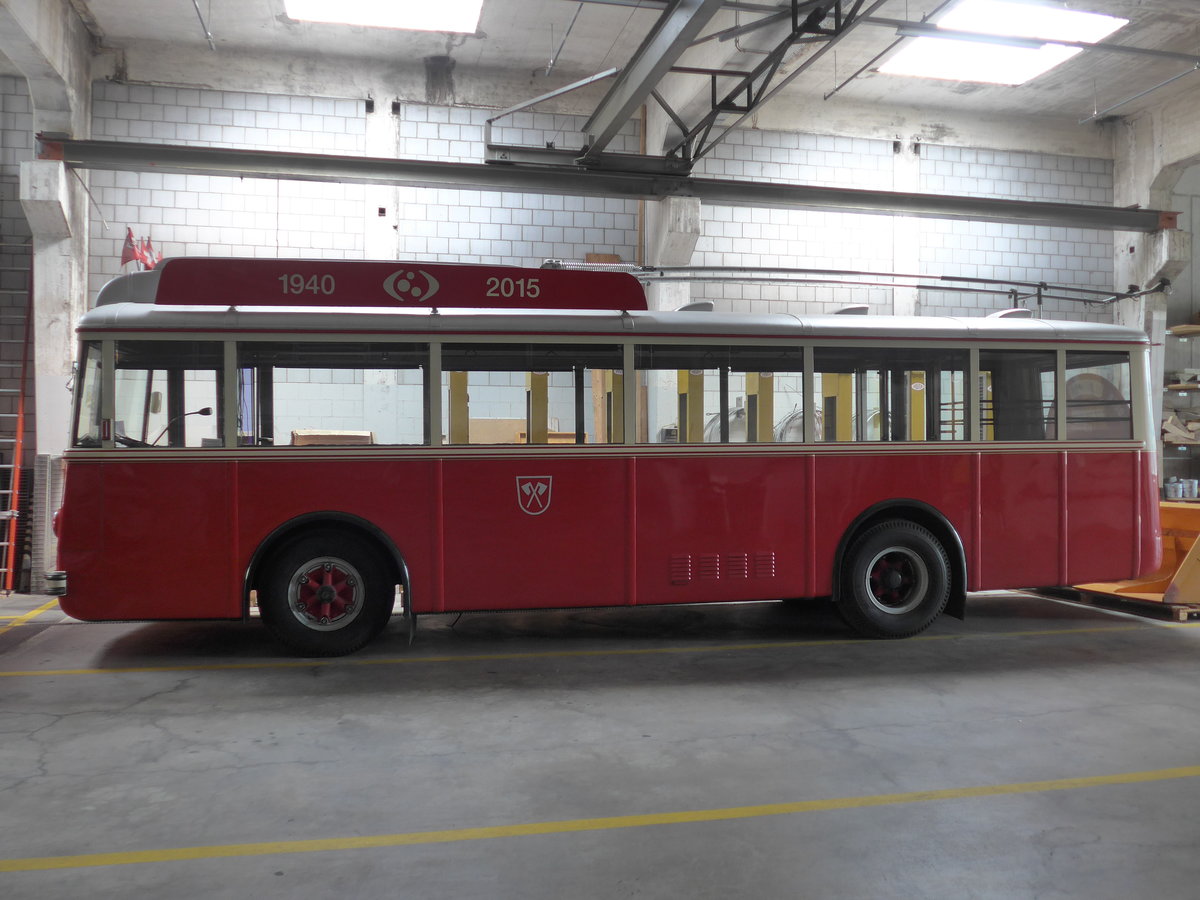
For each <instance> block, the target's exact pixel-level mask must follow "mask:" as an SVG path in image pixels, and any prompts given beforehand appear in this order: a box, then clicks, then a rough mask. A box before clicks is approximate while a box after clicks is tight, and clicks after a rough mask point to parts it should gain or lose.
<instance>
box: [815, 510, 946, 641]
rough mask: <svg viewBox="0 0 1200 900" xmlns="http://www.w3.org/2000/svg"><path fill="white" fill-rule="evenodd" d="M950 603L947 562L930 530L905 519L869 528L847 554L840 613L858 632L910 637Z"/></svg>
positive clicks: (891, 636) (943, 550)
mask: <svg viewBox="0 0 1200 900" xmlns="http://www.w3.org/2000/svg"><path fill="white" fill-rule="evenodd" d="M949 599H950V559H949V557H948V556H947V555H946V550H945V548H944V547H942V544H941V542H940V541H938V539H937V538H936V537H935V536H934V535H933V533H932V532H931V531H929V530H928V529H927V528H924V527H923V526H921V525H918V524H916V523H915V522H910V521H908V520H907V519H890V520H888V521H885V522H880V523H878V524H877V525H874V526H872V527H871V528H868V529H867V530H866V531H864V532H863V533H862V534H861V535H859V536H858V537H857V538H855V540H854V541H853V543H851V545H850V548H849V550H848V551H847V552H846V556H845V563H844V566H843V568H842V578H841V591H840V596H839V598H838V611H839V612H840V613H841V614H842V618H843V619H845V620H846V623H847V624H848V625H849V626H850V627H851V628H853V629H854V630H855V631H857V632H858V633H859V634H862V635H865V636H867V637H875V638H899V637H910V636H911V635H914V634H918V633H919V632H922V631H924V630H925V629H926V628H928V627H929V626H930V625H932V624H933V621H934V619H936V618H937V617H938V616H939V615H941V613H942V610H944V609H945V608H946V603H947V601H948V600H949Z"/></svg>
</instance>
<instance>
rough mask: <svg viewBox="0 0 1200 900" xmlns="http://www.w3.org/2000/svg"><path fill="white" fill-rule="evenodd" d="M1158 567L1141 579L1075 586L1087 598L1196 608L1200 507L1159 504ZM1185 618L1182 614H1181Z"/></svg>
mask: <svg viewBox="0 0 1200 900" xmlns="http://www.w3.org/2000/svg"><path fill="white" fill-rule="evenodd" d="M1159 509H1160V511H1161V516H1162V542H1163V557H1162V565H1160V566H1159V567H1158V569H1157V570H1155V571H1154V572H1152V573H1151V574H1149V575H1147V576H1146V577H1144V578H1139V579H1136V580H1134V581H1113V582H1101V583H1097V584H1077V585H1075V587H1076V588H1078V589H1079V590H1081V591H1085V592H1087V593H1089V594H1101V595H1111V596H1113V597H1119V598H1122V599H1126V600H1138V601H1143V602H1150V603H1162V604H1165V605H1172V606H1184V605H1195V606H1200V540H1197V538H1198V537H1200V504H1197V503H1177V502H1173V501H1166V500H1165V501H1163V502H1161V503H1160V504H1159ZM1184 617H1186V613H1184Z"/></svg>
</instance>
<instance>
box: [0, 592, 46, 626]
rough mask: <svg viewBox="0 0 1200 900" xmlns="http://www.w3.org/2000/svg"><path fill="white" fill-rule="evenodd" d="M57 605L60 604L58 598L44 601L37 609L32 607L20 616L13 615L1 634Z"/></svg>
mask: <svg viewBox="0 0 1200 900" xmlns="http://www.w3.org/2000/svg"><path fill="white" fill-rule="evenodd" d="M56 606H58V598H55V599H53V600H49V601H47V602H46V603H43V604H42V605H41V606H39V607H38V608H37V609H31V610H30V611H29V612H27V613H24V614H22V615H19V616H14V617H12V621H11V622H9V623H8V624H7V625H5V626H4V627H2V628H0V634H4V633H5V632H6V631H8V630H9V629H12V628H16V627H17V626H18V625H24V624H25V623H26V622H31V621H33V620H34V619H36V618H37V617H38V616H40V615H41V614H42V613H44V612H46V611H47V610H51V609H53V608H54V607H56ZM3 618H6V619H7V618H9V617H8V616H4V617H3Z"/></svg>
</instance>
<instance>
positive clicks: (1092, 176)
mask: <svg viewBox="0 0 1200 900" xmlns="http://www.w3.org/2000/svg"><path fill="white" fill-rule="evenodd" d="M920 169H921V191H923V192H925V193H936V194H961V195H970V196H985V197H999V198H1003V199H1008V200H1044V201H1056V202H1063V203H1094V204H1102V205H1111V204H1112V198H1113V173H1112V161H1111V160H1104V159H1087V158H1082V157H1069V156H1052V155H1049V154H1041V153H1014V152H1004V151H996V150H975V149H969V148H959V147H938V146H928V145H927V146H923V147H922V148H921V163H920ZM920 227H921V236H920V246H921V273H922V274H924V275H957V276H965V277H973V278H1000V279H1012V280H1016V281H1026V282H1033V283H1037V282H1042V281H1045V282H1049V283H1052V284H1061V285H1076V286H1080V287H1088V288H1097V289H1100V290H1108V289H1109V288H1112V287H1113V283H1112V279H1113V264H1112V252H1113V237H1112V233H1111V232H1108V231H1100V230H1096V229H1086V228H1059V227H1049V226H1042V225H1005V224H996V223H987V224H985V223H976V222H956V221H954V222H952V221H948V220H935V219H923V220H921V226H920ZM923 301H924V302H923V304H922V312H924V313H927V314H930V315H936V314H954V313H958V312H967V313H969V312H970V311H972V310H976V309H978V310H979V311H980V312H987V311H990V310H996V309H1003V308H1004V307H1006V306H1008V305H1010V304H1009V303H1007V302H1004V301H1002V299H1001V298H998V297H995V296H989V295H977V296H975V297H971V296H964V295H960V294H939V293H936V292H929V293H928V294H926V295H925V297H924V298H923ZM1031 305H1035V306H1036V304H1035V303H1031ZM1043 315H1045V316H1046V317H1047V318H1056V319H1068V318H1069V319H1096V320H1099V321H1111V319H1112V317H1111V312H1110V311H1109V310H1108V309H1106V308H1104V307H1096V306H1088V305H1085V304H1080V303H1073V302H1070V301H1046V302H1045V304H1044V311H1043Z"/></svg>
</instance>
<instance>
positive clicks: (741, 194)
mask: <svg viewBox="0 0 1200 900" xmlns="http://www.w3.org/2000/svg"><path fill="white" fill-rule="evenodd" d="M39 154H40V156H41V157H42V158H48V159H60V160H62V161H63V162H64V163H65V164H66V165H68V166H70V167H71V168H76V169H102V170H109V171H127V172H171V173H180V174H187V175H227V176H231V177H242V178H270V179H294V180H300V181H326V182H342V183H348V184H390V185H400V186H403V187H442V188H465V189H479V190H497V191H517V192H526V193H535V194H557V195H565V196H581V195H584V196H601V197H623V198H628V199H634V200H662V199H665V198H667V197H695V198H697V199H699V200H700V201H701V202H704V203H715V204H721V205H729V206H748V207H758V208H771V209H796V208H803V209H813V210H822V211H827V212H847V213H864V214H874V215H905V216H917V217H921V218H934V219H962V220H968V221H980V222H1004V223H1009V224H1026V225H1060V226H1068V227H1074V228H1090V229H1097V230H1111V231H1139V232H1152V231H1159V230H1162V229H1164V228H1174V227H1175V224H1176V218H1177V214H1176V213H1172V212H1162V211H1159V210H1152V209H1117V208H1114V207H1108V206H1089V205H1086V204H1080V203H1047V202H1038V201H1025V200H1002V199H996V198H986V197H970V196H942V195H937V194H915V193H897V192H892V191H871V190H862V189H858V188H836V187H814V186H811V185H797V184H782V183H776V182H746V181H732V180H724V179H710V178H693V177H690V176H688V175H683V174H670V173H666V172H662V171H646V170H643V171H621V170H614V169H587V168H583V167H580V166H577V165H558V166H554V165H520V164H515V163H514V164H490V165H489V164H484V165H480V164H476V163H449V162H432V161H426V160H405V159H384V158H373V157H360V156H331V155H326V154H311V153H283V152H278V151H270V150H237V149H231V148H223V147H189V146H178V145H172V144H143V143H135V142H132V141H94V140H72V139H65V140H49V139H43V140H40V149H39ZM633 159H634V161H638V162H641V163H643V164H647V163H652V162H654V161H655V158H651V157H634V158H633ZM662 162H663V163H665V162H667V161H666V160H662Z"/></svg>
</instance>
